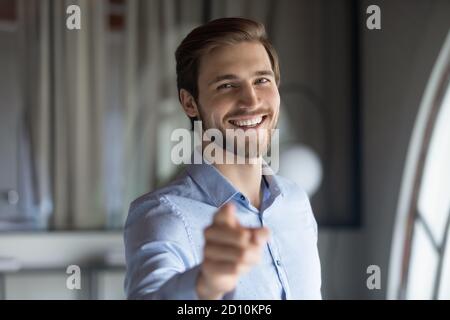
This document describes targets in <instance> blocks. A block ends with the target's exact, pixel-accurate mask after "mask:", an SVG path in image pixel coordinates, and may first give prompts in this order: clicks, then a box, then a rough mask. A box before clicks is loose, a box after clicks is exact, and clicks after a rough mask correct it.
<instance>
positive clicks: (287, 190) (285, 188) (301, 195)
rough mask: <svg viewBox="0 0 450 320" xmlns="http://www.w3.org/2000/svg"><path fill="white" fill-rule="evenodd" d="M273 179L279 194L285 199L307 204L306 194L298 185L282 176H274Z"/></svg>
mask: <svg viewBox="0 0 450 320" xmlns="http://www.w3.org/2000/svg"><path fill="white" fill-rule="evenodd" d="M274 177H275V180H276V182H277V183H278V185H279V187H280V189H281V192H282V193H283V195H284V196H285V197H286V198H287V199H295V200H299V201H302V202H307V203H309V197H308V194H307V193H306V191H305V190H304V189H303V188H302V187H301V186H300V185H298V184H297V183H295V182H294V181H292V180H291V179H289V178H286V177H283V176H279V175H275V176H274Z"/></svg>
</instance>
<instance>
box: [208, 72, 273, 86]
mask: <svg viewBox="0 0 450 320" xmlns="http://www.w3.org/2000/svg"><path fill="white" fill-rule="evenodd" d="M253 75H254V76H270V77H274V73H273V71H272V70H261V71H256V72H255V73H253ZM236 79H239V77H238V76H237V75H234V74H224V75H221V76H217V77H215V78H214V79H213V80H212V81H211V82H210V83H209V84H208V86H211V85H213V84H214V83H217V82H220V81H223V80H236Z"/></svg>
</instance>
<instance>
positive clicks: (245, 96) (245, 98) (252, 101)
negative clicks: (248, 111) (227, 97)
mask: <svg viewBox="0 0 450 320" xmlns="http://www.w3.org/2000/svg"><path fill="white" fill-rule="evenodd" d="M258 103H259V97H258V93H257V92H256V90H255V88H254V87H253V85H251V84H245V85H242V87H241V94H240V105H241V106H242V107H246V108H252V107H256V106H257V105H258Z"/></svg>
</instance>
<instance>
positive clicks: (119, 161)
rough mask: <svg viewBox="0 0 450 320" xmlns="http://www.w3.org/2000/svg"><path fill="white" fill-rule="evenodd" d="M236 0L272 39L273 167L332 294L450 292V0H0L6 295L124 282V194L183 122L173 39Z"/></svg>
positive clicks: (429, 295) (156, 172)
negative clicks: (311, 224)
mask: <svg viewBox="0 0 450 320" xmlns="http://www.w3.org/2000/svg"><path fill="white" fill-rule="evenodd" d="M73 4H75V5H78V6H79V7H80V9H81V29H80V30H68V29H67V27H66V20H67V18H68V17H69V16H70V14H68V13H66V10H67V8H68V6H70V5H73ZM370 5H376V6H377V7H378V8H379V10H380V12H379V13H380V14H379V18H380V20H379V21H380V27H381V29H370V28H368V25H367V20H368V19H369V18H370V17H371V16H372V15H373V11H369V13H368V12H367V9H368V7H369V6H370ZM228 16H242V17H248V18H253V19H256V20H258V21H260V22H263V23H264V24H265V26H266V29H267V31H268V34H269V37H270V39H271V41H272V43H273V44H274V46H275V47H276V49H277V51H278V54H279V56H280V64H281V85H280V93H281V99H282V102H281V104H282V105H281V108H282V111H281V116H280V122H279V129H280V143H279V147H280V171H279V173H280V174H281V175H285V176H287V177H290V178H291V179H293V180H295V181H296V182H298V183H299V184H300V185H302V186H303V187H304V189H305V190H306V191H307V192H308V194H309V196H310V199H311V204H312V207H313V211H314V213H315V215H316V219H317V221H318V223H319V244H318V245H319V253H320V258H321V263H322V282H323V286H322V294H323V298H325V299H449V298H450V240H449V238H448V233H449V230H450V166H449V163H450V35H449V31H450V2H449V1H448V0H428V1H425V0H390V1H387V0H386V1H382V0H377V1H365V0H360V1H358V0H339V1H327V0H315V1H313V0H277V1H275V0H258V1H257V0H241V1H236V0H71V1H66V0H0V298H1V299H123V298H124V291H123V278H124V271H125V267H124V256H123V240H122V228H123V224H124V221H125V219H126V215H127V212H128V207H129V204H130V202H131V201H132V200H133V199H135V198H137V197H138V196H140V195H142V194H144V193H147V192H149V191H151V190H154V189H155V188H158V187H160V186H162V185H164V184H165V183H167V182H168V181H169V180H170V179H171V178H172V177H173V176H174V175H175V174H176V173H177V172H178V171H179V168H177V167H176V166H175V165H173V164H172V163H171V161H170V152H171V148H172V146H173V143H172V142H171V140H170V134H171V133H172V131H173V130H174V129H176V128H187V129H188V128H189V127H190V123H189V120H188V119H187V117H186V116H185V115H184V113H183V112H182V111H181V107H180V106H179V103H178V98H177V91H176V81H175V79H176V78H175V77H176V75H175V59H174V51H175V49H176V47H177V45H178V44H179V42H180V41H181V40H182V39H183V38H184V36H185V35H186V34H187V33H188V32H189V31H190V30H191V29H192V28H194V27H195V26H197V25H199V24H202V23H204V22H206V21H209V20H211V19H215V18H219V17H228ZM69 265H78V266H80V268H81V289H80V290H70V289H68V288H67V286H66V281H67V279H68V277H69V276H70V274H68V273H66V269H67V267H68V266H69ZM373 265H375V266H377V267H379V270H380V273H379V280H380V283H379V286H377V287H376V288H372V287H371V286H370V285H369V286H368V282H370V283H372V282H371V281H370V276H371V275H372V273H371V272H368V268H369V266H373ZM369 270H372V269H370V268H369Z"/></svg>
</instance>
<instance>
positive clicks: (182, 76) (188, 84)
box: [175, 18, 280, 127]
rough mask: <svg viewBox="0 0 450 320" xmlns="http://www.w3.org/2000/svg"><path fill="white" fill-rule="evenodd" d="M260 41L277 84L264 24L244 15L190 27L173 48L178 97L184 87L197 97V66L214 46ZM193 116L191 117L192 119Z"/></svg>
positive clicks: (276, 65)
mask: <svg viewBox="0 0 450 320" xmlns="http://www.w3.org/2000/svg"><path fill="white" fill-rule="evenodd" d="M244 41H248V42H260V43H261V44H262V45H263V46H264V48H265V49H266V51H267V54H268V55H269V59H270V62H271V64H272V71H273V73H274V75H275V81H276V84H277V86H278V85H279V84H280V67H279V62H278V55H277V53H276V51H275V48H274V47H273V46H272V45H271V43H270V42H269V40H268V37H267V34H266V30H265V28H264V25H263V24H261V23H259V22H256V21H253V20H249V19H245V18H221V19H217V20H212V21H210V22H208V23H206V24H204V25H202V26H199V27H197V28H195V29H194V30H192V31H191V32H190V33H189V34H188V35H187V36H186V37H185V38H184V39H183V41H182V42H181V44H180V45H179V46H178V48H177V50H176V52H175V59H176V63H177V66H176V71H177V87H178V98H180V90H181V89H185V90H186V91H188V92H189V93H190V94H191V95H192V96H193V97H194V99H195V101H197V99H198V68H199V65H200V58H201V57H202V56H203V55H205V54H207V53H208V52H209V51H211V50H212V49H214V48H217V47H220V46H225V45H232V44H237V43H240V42H244ZM194 120H196V119H195V118H191V123H192V127H193V123H194Z"/></svg>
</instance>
